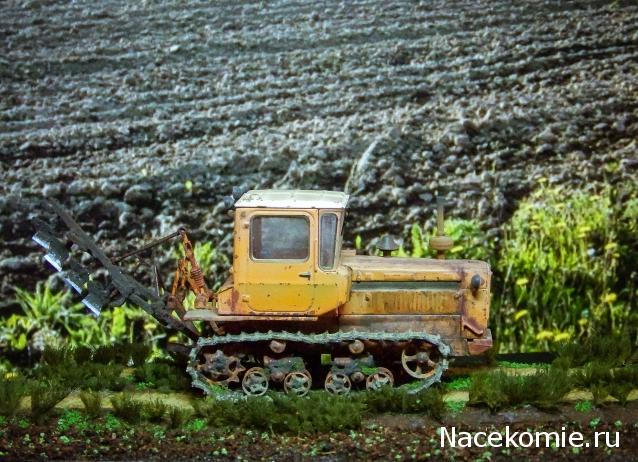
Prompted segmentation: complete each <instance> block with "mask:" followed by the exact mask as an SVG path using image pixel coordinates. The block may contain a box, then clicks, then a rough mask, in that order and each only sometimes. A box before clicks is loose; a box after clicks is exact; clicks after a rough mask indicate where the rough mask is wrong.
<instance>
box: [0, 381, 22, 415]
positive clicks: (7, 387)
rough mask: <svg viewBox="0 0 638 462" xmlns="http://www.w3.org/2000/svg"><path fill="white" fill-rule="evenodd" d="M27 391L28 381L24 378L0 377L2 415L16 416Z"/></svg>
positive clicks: (0, 410) (0, 411)
mask: <svg viewBox="0 0 638 462" xmlns="http://www.w3.org/2000/svg"><path fill="white" fill-rule="evenodd" d="M27 393H28V386H27V382H26V381H25V380H24V379H23V378H20V377H16V378H0V415H2V416H7V417H12V416H14V415H15V413H16V412H17V411H18V409H19V408H20V400H21V399H22V397H23V396H26V395H27Z"/></svg>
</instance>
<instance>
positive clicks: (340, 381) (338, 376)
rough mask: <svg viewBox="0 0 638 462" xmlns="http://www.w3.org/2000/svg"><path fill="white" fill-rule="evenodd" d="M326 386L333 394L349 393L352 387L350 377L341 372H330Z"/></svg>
mask: <svg viewBox="0 0 638 462" xmlns="http://www.w3.org/2000/svg"><path fill="white" fill-rule="evenodd" d="M324 388H325V389H326V391H327V392H329V393H332V394H333V395H347V394H348V393H350V389H351V388H352V382H351V381H350V377H348V376H347V375H346V374H343V373H341V372H332V371H331V372H328V375H327V376H326V381H325V383H324Z"/></svg>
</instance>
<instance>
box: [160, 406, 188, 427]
mask: <svg viewBox="0 0 638 462" xmlns="http://www.w3.org/2000/svg"><path fill="white" fill-rule="evenodd" d="M166 414H167V415H168V425H169V427H170V428H172V429H177V428H181V427H182V426H184V424H185V423H186V422H187V421H188V419H189V418H190V417H191V415H192V413H191V412H190V411H189V410H188V409H182V408H179V407H177V406H168V409H167V411H166Z"/></svg>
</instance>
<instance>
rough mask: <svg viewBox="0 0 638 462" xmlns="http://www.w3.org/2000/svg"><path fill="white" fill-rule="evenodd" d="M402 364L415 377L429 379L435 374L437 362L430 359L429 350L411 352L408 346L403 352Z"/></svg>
mask: <svg viewBox="0 0 638 462" xmlns="http://www.w3.org/2000/svg"><path fill="white" fill-rule="evenodd" d="M401 364H402V365H403V370H405V372H407V373H408V374H409V375H410V376H411V377H414V378H415V379H427V378H428V377H430V376H431V375H433V374H434V372H435V368H436V362H435V361H432V359H430V355H429V354H428V352H427V351H418V352H416V353H415V354H409V353H408V349H407V348H406V349H404V350H403V351H402V352H401Z"/></svg>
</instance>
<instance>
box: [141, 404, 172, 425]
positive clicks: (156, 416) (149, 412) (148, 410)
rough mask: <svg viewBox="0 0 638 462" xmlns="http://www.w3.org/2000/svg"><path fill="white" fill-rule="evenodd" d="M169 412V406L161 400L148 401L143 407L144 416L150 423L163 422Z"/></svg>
mask: <svg viewBox="0 0 638 462" xmlns="http://www.w3.org/2000/svg"><path fill="white" fill-rule="evenodd" d="M167 411H168V406H167V405H166V404H164V402H163V401H162V400H160V399H154V400H151V401H146V402H144V403H143V405H142V416H143V417H144V419H146V420H148V421H150V422H155V423H158V422H161V421H162V420H163V418H164V416H165V415H166V412H167Z"/></svg>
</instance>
